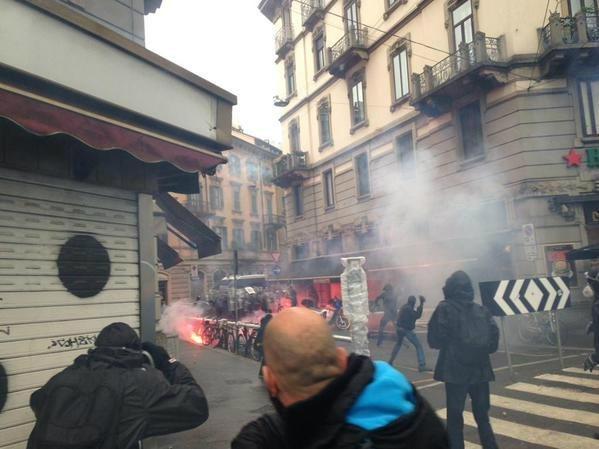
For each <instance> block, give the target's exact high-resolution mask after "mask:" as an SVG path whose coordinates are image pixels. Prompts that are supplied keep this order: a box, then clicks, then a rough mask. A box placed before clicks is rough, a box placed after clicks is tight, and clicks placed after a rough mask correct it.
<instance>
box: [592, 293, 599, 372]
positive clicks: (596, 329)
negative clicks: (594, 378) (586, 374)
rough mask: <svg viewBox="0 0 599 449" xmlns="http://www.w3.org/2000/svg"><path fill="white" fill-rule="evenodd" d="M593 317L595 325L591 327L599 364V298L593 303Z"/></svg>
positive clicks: (595, 357)
mask: <svg viewBox="0 0 599 449" xmlns="http://www.w3.org/2000/svg"><path fill="white" fill-rule="evenodd" d="M591 316H592V317H593V323H592V326H591V330H592V331H593V333H594V338H593V340H594V343H595V356H594V359H595V360H596V361H597V362H599V298H595V301H594V302H593V308H592V310H591Z"/></svg>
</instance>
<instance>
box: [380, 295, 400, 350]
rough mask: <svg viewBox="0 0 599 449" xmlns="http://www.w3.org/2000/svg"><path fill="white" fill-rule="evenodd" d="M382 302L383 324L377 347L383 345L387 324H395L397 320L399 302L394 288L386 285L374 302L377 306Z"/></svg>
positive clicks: (381, 323)
mask: <svg viewBox="0 0 599 449" xmlns="http://www.w3.org/2000/svg"><path fill="white" fill-rule="evenodd" d="M381 301H382V303H383V317H382V318H381V322H380V324H379V334H378V339H377V346H380V345H381V344H382V343H383V338H384V331H385V327H387V324H388V323H389V322H394V321H395V320H396V319H397V307H398V302H399V300H398V298H397V295H396V294H395V292H394V291H393V286H392V285H391V284H386V285H385V286H384V287H383V291H382V292H381V294H380V295H378V296H377V297H376V299H375V300H374V302H375V304H378V303H379V302H381Z"/></svg>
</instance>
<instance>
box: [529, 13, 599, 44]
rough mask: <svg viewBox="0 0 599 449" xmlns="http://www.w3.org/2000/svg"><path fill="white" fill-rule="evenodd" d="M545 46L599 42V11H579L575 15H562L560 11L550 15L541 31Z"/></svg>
mask: <svg viewBox="0 0 599 449" xmlns="http://www.w3.org/2000/svg"><path fill="white" fill-rule="evenodd" d="M541 37H542V41H543V47H544V49H545V50H549V49H551V48H555V47H562V46H569V45H580V44H586V43H588V42H598V43H599V13H598V12H596V11H595V12H592V13H590V12H579V13H578V14H576V15H575V16H574V17H561V16H560V15H559V13H553V14H551V15H550V16H549V23H548V24H547V25H546V26H545V27H544V28H543V30H542V31H541Z"/></svg>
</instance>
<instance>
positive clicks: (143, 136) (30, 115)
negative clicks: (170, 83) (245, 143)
mask: <svg viewBox="0 0 599 449" xmlns="http://www.w3.org/2000/svg"><path fill="white" fill-rule="evenodd" d="M0 117H4V118H6V119H8V120H11V121H12V122H14V123H16V124H18V125H19V126H21V127H23V128H24V129H26V130H27V131H29V132H31V133H33V134H37V135H39V136H49V135H53V134H67V135H69V136H71V137H74V138H76V139H78V140H80V141H81V142H83V143H84V144H85V145H87V146H89V147H91V148H93V149H96V150H115V149H119V150H124V151H127V152H128V153H130V154H132V155H133V156H135V157H136V158H137V159H140V160H142V161H144V162H148V163H155V162H162V161H166V162H169V163H171V164H173V165H174V166H176V167H177V168H179V169H181V170H183V171H186V172H201V171H207V170H210V169H211V168H213V167H215V166H216V165H218V164H221V163H223V162H226V158H224V157H222V156H220V155H218V154H215V153H212V152H211V151H209V150H205V149H202V148H199V147H196V146H192V145H188V144H186V143H183V142H180V141H177V140H174V139H171V138H168V137H166V136H161V135H158V134H155V133H153V132H151V131H149V130H146V129H142V128H138V127H135V126H131V125H128V124H126V123H123V122H119V121H117V120H113V119H110V118H108V117H104V116H101V115H98V114H95V113H92V112H89V111H84V110H82V109H78V108H76V107H73V106H69V105H65V104H62V103H58V102H56V101H54V100H51V99H48V98H44V97H40V96H38V95H35V94H32V93H28V92H24V91H20V90H18V89H13V88H10V90H8V88H0Z"/></svg>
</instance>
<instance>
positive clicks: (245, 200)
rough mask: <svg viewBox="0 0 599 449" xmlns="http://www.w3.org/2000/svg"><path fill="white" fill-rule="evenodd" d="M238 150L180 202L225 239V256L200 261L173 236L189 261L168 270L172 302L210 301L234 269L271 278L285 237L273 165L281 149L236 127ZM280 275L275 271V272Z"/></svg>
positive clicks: (235, 147) (173, 242) (227, 153)
mask: <svg viewBox="0 0 599 449" xmlns="http://www.w3.org/2000/svg"><path fill="white" fill-rule="evenodd" d="M232 135H233V143H232V145H233V148H232V149H231V150H227V151H225V152H223V155H224V156H226V157H227V159H228V163H227V164H226V165H221V166H219V167H218V168H217V170H216V173H215V174H214V175H213V176H203V177H201V179H200V193H198V194H194V195H178V199H179V201H180V202H181V203H182V204H183V205H185V207H186V208H187V209H188V210H189V211H191V212H192V213H194V214H195V215H196V216H197V217H199V218H201V219H202V220H203V221H205V222H206V223H207V224H208V225H209V226H210V228H211V229H212V230H213V231H214V232H216V234H218V235H219V236H220V238H221V251H222V252H221V253H220V254H217V255H214V256H211V257H206V258H202V259H201V260H199V259H198V254H197V252H195V251H193V250H191V249H189V246H188V245H186V244H185V242H184V241H182V240H181V239H179V238H177V236H176V235H174V234H171V235H170V236H169V239H170V240H169V245H171V246H172V247H173V248H175V249H176V250H177V251H178V252H179V254H180V255H181V256H182V258H183V260H184V262H183V263H181V264H179V265H177V266H176V267H173V268H172V269H170V270H168V271H169V277H170V283H171V287H170V292H169V300H172V301H178V300H181V299H183V300H185V299H187V300H189V299H195V298H197V297H198V296H200V297H202V298H205V297H206V295H207V294H208V292H209V291H210V289H211V288H212V287H213V286H214V285H215V284H217V283H218V281H220V280H221V279H222V278H223V277H224V276H227V275H232V274H233V271H234V251H235V250H237V254H238V274H240V275H244V274H264V275H267V276H272V272H273V268H274V267H275V266H277V265H278V257H279V240H280V239H281V237H282V236H283V235H284V226H285V217H284V213H283V206H282V192H283V191H282V189H280V188H278V187H277V186H275V185H274V184H273V183H272V179H273V161H274V160H275V159H276V158H278V157H279V156H281V154H282V153H281V151H280V150H279V149H278V148H276V147H274V146H272V145H270V144H269V143H268V142H266V141H264V140H261V139H258V138H256V137H254V136H251V135H249V134H247V133H244V132H243V131H242V130H241V129H235V128H233V131H232ZM275 271H276V269H275Z"/></svg>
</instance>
